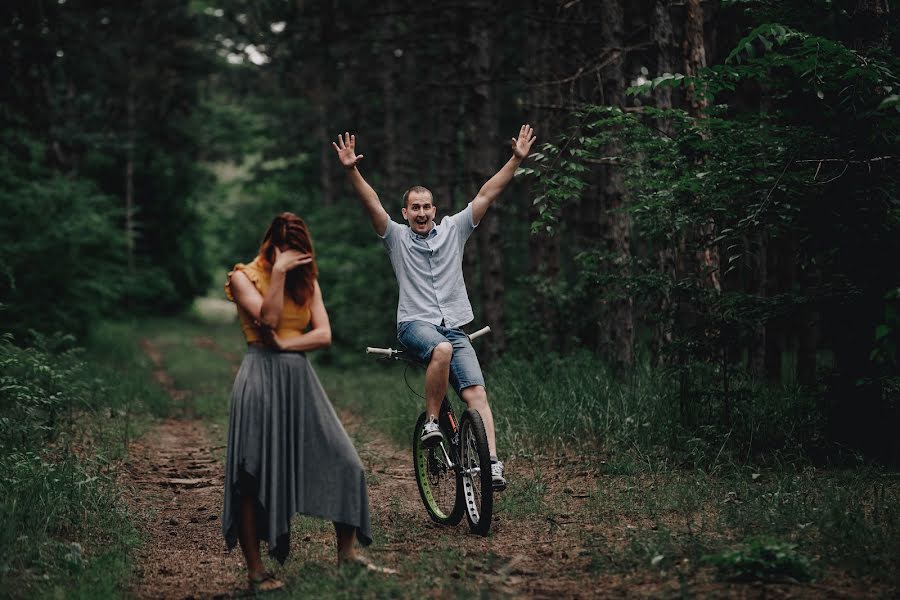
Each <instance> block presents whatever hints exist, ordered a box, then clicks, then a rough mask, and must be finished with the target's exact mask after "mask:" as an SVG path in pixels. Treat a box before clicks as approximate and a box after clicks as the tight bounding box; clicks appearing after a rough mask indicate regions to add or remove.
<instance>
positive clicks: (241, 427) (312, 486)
mask: <svg viewBox="0 0 900 600" xmlns="http://www.w3.org/2000/svg"><path fill="white" fill-rule="evenodd" d="M243 494H255V496H256V530H257V536H258V537H259V539H260V540H264V541H266V542H267V543H268V545H269V554H271V555H272V556H273V557H274V558H276V559H277V560H278V561H279V562H282V563H283V562H284V560H285V559H286V558H287V555H288V551H289V549H290V521H291V517H292V516H294V515H295V514H297V513H301V514H305V515H310V516H314V517H322V518H324V519H327V520H329V521H334V522H337V523H343V524H346V525H351V526H353V527H356V535H357V539H358V540H359V542H360V544H362V545H364V546H367V545H369V544H370V543H371V542H372V536H371V524H370V522H369V496H368V492H367V490H366V477H365V473H364V471H363V466H362V462H361V461H360V460H359V455H358V454H357V453H356V449H354V447H353V443H352V442H351V441H350V438H349V437H348V436H347V432H346V431H344V427H343V426H342V425H341V422H340V421H339V420H338V417H337V414H336V413H335V412H334V408H333V407H332V406H331V402H329V400H328V397H327V396H326V395H325V390H324V389H322V385H321V383H319V378H318V377H317V376H316V373H315V371H313V368H312V366H311V365H310V364H309V362H308V361H307V360H306V356H304V355H303V354H299V353H296V352H277V351H274V350H269V349H267V348H261V347H257V346H249V347H248V348H247V354H246V355H245V356H244V360H243V362H242V363H241V368H240V370H239V371H238V374H237V377H236V378H235V381H234V389H233V391H232V394H231V419H230V421H229V425H228V457H227V461H226V465H225V507H224V512H223V515H222V533H223V534H224V536H225V543H226V544H227V545H228V549H229V550H231V549H232V548H234V546H235V544H236V543H237V537H238V531H239V530H240V522H241V510H240V508H241V498H242V495H243Z"/></svg>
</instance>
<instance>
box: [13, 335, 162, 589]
mask: <svg viewBox="0 0 900 600" xmlns="http://www.w3.org/2000/svg"><path fill="white" fill-rule="evenodd" d="M137 336H138V330H137V328H136V327H135V326H134V325H133V324H106V325H103V326H100V327H99V328H98V329H97V330H96V331H95V332H94V335H93V336H92V337H91V338H90V339H89V340H87V347H88V350H87V351H85V350H83V349H80V348H77V347H74V340H72V339H71V338H69V337H67V336H50V337H37V338H36V339H35V340H33V341H32V343H31V344H30V345H29V346H28V347H24V348H23V347H19V346H16V345H13V344H12V343H11V340H10V339H9V338H6V339H4V340H3V341H2V342H0V364H2V375H0V414H2V415H3V417H2V419H0V469H2V471H3V473H4V477H3V478H2V480H0V521H2V522H3V524H4V526H3V528H2V530H0V589H3V590H6V591H7V592H8V593H9V594H10V595H11V596H12V597H32V596H53V595H59V592H60V591H62V593H63V595H64V596H65V597H73V598H92V597H116V596H117V595H119V594H120V593H122V591H123V589H124V584H125V582H126V581H127V578H128V576H129V568H130V567H129V564H128V556H129V553H130V552H131V550H132V549H134V548H135V547H136V546H137V545H138V544H139V542H140V538H139V535H138V533H137V530H136V528H135V526H134V524H133V522H132V518H131V515H129V513H128V511H127V508H126V507H125V505H124V504H123V502H122V501H121V497H120V490H119V489H118V487H117V482H116V468H117V465H118V461H119V460H120V459H121V458H122V457H123V456H124V455H125V453H126V450H127V446H128V443H129V442H130V441H131V440H132V439H134V438H135V437H137V436H139V435H140V434H141V433H142V432H143V431H144V430H145V429H146V427H147V426H148V425H149V424H150V423H151V422H152V421H153V419H154V418H155V417H157V416H159V415H163V414H166V413H167V411H168V407H169V405H168V398H167V397H166V395H165V394H164V393H163V392H162V390H160V389H159V388H158V387H157V386H155V385H154V384H153V383H152V380H151V379H150V377H149V364H148V363H147V361H146V359H145V357H143V355H142V354H141V353H140V352H139V351H138V349H137V345H136V339H137Z"/></svg>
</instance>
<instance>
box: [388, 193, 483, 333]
mask: <svg viewBox="0 0 900 600" xmlns="http://www.w3.org/2000/svg"><path fill="white" fill-rule="evenodd" d="M475 227H477V226H476V225H475V223H473V222H472V204H471V203H469V204H468V205H467V206H466V208H464V209H463V210H461V211H460V212H458V213H456V214H455V215H449V216H446V217H444V218H443V219H442V220H441V222H440V224H435V225H434V227H432V228H431V231H429V232H428V234H427V235H425V236H420V235H418V234H416V233H414V232H413V231H412V229H410V227H409V225H400V224H399V223H396V222H394V221H393V220H389V221H388V226H387V229H386V230H385V232H384V235H383V236H382V241H383V242H384V247H385V250H387V253H388V256H389V257H390V259H391V266H393V267H394V275H395V276H396V277H397V285H398V286H399V287H400V300H399V302H398V304H397V322H398V323H402V322H403V321H427V322H428V323H431V324H433V325H440V324H441V323H444V325H445V326H446V327H461V326H463V325H465V324H466V323H469V322H471V321H472V319H473V318H474V315H473V314H472V305H471V304H470V303H469V295H468V293H467V292H466V283H465V281H464V280H463V271H462V259H463V248H465V245H466V240H468V239H469V236H470V235H472V232H473V231H475Z"/></svg>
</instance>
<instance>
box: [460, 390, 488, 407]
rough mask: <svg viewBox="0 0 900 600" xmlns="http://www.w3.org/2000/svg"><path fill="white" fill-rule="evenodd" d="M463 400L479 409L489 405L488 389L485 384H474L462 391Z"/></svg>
mask: <svg viewBox="0 0 900 600" xmlns="http://www.w3.org/2000/svg"><path fill="white" fill-rule="evenodd" d="M462 398H463V401H464V402H465V403H466V404H468V405H469V406H470V407H472V408H474V409H476V410H478V409H481V408H484V407H486V406H487V391H486V390H485V389H484V386H483V385H472V386H469V387H467V388H466V389H464V390H463V391H462Z"/></svg>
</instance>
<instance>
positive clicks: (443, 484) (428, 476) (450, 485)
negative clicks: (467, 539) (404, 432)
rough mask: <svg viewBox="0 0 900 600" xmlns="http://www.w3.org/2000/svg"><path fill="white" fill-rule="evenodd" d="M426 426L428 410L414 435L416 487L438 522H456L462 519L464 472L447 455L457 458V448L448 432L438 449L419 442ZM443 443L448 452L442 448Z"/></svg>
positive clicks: (420, 420) (420, 419)
mask: <svg viewBox="0 0 900 600" xmlns="http://www.w3.org/2000/svg"><path fill="white" fill-rule="evenodd" d="M424 425H425V413H424V412H423V413H422V414H421V415H419V420H418V421H416V426H415V428H414V429H413V435H412V455H413V472H414V473H415V476H416V486H417V487H418V488H419V497H420V498H421V499H422V504H424V505H425V510H426V511H427V512H428V516H430V517H431V520H432V521H434V522H435V523H440V524H441V525H456V524H457V523H459V522H460V521H461V520H462V516H463V510H464V506H463V500H462V475H461V474H460V471H459V468H453V467H450V466H449V465H447V464H446V463H447V460H446V458H445V454H444V451H446V452H447V455H446V456H450V457H451V458H452V457H453V454H454V451H453V449H452V448H451V447H450V443H449V442H448V441H447V440H448V439H449V436H448V435H447V432H446V431H443V429H442V430H441V431H442V432H443V433H444V439H443V441H442V442H441V444H439V445H438V446H437V447H435V448H424V447H422V444H421V443H420V442H419V437H420V436H421V435H422V427H423V426H424ZM442 446H443V449H444V451H442V450H441V447H442Z"/></svg>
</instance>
